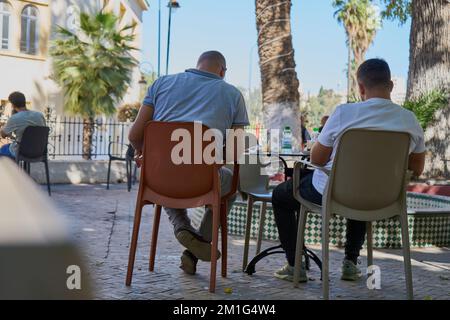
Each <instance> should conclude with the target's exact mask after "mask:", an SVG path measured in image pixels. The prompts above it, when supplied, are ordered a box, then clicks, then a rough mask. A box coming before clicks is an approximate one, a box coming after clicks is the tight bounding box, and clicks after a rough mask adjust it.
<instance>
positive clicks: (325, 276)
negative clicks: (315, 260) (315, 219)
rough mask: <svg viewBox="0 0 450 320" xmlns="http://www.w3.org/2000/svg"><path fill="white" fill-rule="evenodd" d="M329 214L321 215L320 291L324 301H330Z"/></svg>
mask: <svg viewBox="0 0 450 320" xmlns="http://www.w3.org/2000/svg"><path fill="white" fill-rule="evenodd" d="M329 220H330V217H329V214H328V213H326V212H323V213H322V289H323V298H324V300H329V299H330V283H329V255H330V253H329V245H330V230H329V223H330V221H329Z"/></svg>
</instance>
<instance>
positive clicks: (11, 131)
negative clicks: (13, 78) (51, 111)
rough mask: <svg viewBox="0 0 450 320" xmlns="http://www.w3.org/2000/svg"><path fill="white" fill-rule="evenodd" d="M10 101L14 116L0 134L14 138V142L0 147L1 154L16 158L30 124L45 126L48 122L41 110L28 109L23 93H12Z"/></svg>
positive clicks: (3, 136)
mask: <svg viewBox="0 0 450 320" xmlns="http://www.w3.org/2000/svg"><path fill="white" fill-rule="evenodd" d="M8 101H9V102H10V103H11V105H12V107H13V111H12V116H11V117H10V118H9V120H8V122H7V123H6V125H5V126H4V127H3V128H1V129H0V135H1V137H2V138H7V137H8V138H13V142H12V143H10V144H5V145H4V146H2V147H1V148H0V156H6V157H9V158H12V159H15V158H16V153H17V150H18V148H19V144H20V141H21V140H22V135H23V133H24V131H25V129H26V128H27V127H30V126H37V127H45V126H46V123H45V117H44V115H43V114H42V113H41V112H37V111H31V110H28V109H27V104H26V98H25V95H24V94H23V93H21V92H13V93H11V94H10V95H9V97H8Z"/></svg>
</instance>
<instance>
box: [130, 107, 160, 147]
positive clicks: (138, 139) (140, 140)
mask: <svg viewBox="0 0 450 320" xmlns="http://www.w3.org/2000/svg"><path fill="white" fill-rule="evenodd" d="M153 112H154V108H153V106H148V105H142V107H141V109H139V113H138V115H137V117H136V121H135V122H134V124H133V126H132V127H131V129H130V133H129V134H128V140H130V143H131V145H132V146H133V148H134V149H135V150H136V154H137V155H141V154H142V147H143V144H144V129H145V125H146V124H147V122H149V121H151V120H153Z"/></svg>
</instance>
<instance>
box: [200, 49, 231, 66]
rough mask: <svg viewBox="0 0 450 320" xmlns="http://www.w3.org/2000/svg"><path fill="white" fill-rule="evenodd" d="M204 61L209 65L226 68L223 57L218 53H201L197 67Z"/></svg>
mask: <svg viewBox="0 0 450 320" xmlns="http://www.w3.org/2000/svg"><path fill="white" fill-rule="evenodd" d="M205 61H207V62H208V63H209V64H216V65H221V66H222V67H224V68H226V66H227V61H226V59H225V57H224V56H223V54H221V53H220V52H219V51H206V52H203V53H202V55H201V56H200V58H198V62H197V65H199V64H201V63H202V62H205Z"/></svg>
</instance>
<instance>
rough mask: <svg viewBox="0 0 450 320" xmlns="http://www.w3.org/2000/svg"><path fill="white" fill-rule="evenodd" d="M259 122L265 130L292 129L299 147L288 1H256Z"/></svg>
mask: <svg viewBox="0 0 450 320" xmlns="http://www.w3.org/2000/svg"><path fill="white" fill-rule="evenodd" d="M255 4H256V26H257V31H258V52H259V66H260V70H261V81H262V99H263V121H264V125H265V127H266V128H267V129H282V128H283V127H285V126H289V127H291V128H292V130H293V137H294V141H293V146H300V141H299V139H300V136H301V135H300V124H299V117H298V113H299V112H300V111H299V104H300V94H299V81H298V78H297V72H296V71H295V61H294V48H293V46H292V35H291V21H290V19H291V6H292V3H291V1H290V0H288V1H286V0H256V1H255Z"/></svg>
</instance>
